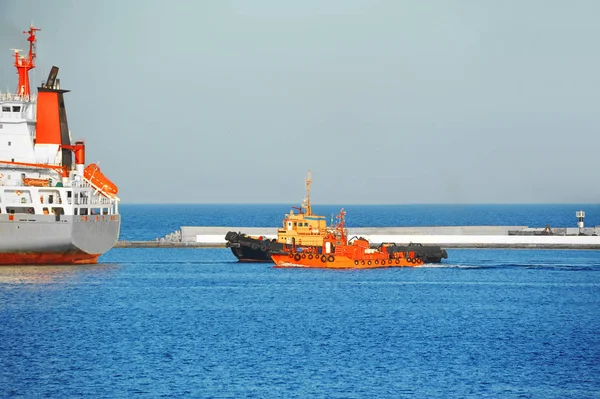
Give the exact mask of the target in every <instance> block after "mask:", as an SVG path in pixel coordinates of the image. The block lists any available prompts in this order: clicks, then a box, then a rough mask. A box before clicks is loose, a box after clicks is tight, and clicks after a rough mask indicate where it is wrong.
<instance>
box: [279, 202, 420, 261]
mask: <svg viewBox="0 0 600 399" xmlns="http://www.w3.org/2000/svg"><path fill="white" fill-rule="evenodd" d="M345 215H346V212H345V211H344V210H343V209H342V210H341V212H340V213H339V214H338V216H337V219H338V223H337V224H336V226H335V228H333V229H330V230H329V232H328V235H327V236H326V237H325V238H324V239H323V245H322V246H320V247H297V248H294V247H293V248H292V249H291V250H289V251H287V250H286V249H284V251H281V252H278V253H271V259H273V261H274V262H275V267H307V268H326V269H374V268H381V267H413V266H421V265H423V264H424V261H423V259H421V258H420V257H419V256H418V255H416V254H415V253H414V252H413V251H411V252H408V251H407V252H398V251H394V252H388V247H387V246H386V245H382V246H380V247H379V248H371V246H370V243H369V241H368V240H366V239H364V238H353V239H350V240H348V239H347V231H346V229H345V227H344V218H345Z"/></svg>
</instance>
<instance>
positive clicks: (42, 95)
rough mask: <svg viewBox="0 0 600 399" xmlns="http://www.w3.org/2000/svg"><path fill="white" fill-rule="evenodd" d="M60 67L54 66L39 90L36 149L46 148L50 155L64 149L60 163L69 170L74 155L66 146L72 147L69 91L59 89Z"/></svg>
mask: <svg viewBox="0 0 600 399" xmlns="http://www.w3.org/2000/svg"><path fill="white" fill-rule="evenodd" d="M57 75H58V67H56V66H53V67H52V69H51V70H50V74H49V75H48V79H47V80H46V84H45V85H43V87H39V88H38V104H37V117H36V119H37V126H36V140H35V145H36V148H38V149H41V148H42V146H46V147H47V150H45V151H46V152H47V153H48V154H49V153H50V152H52V151H56V147H54V146H58V147H62V153H61V154H60V158H59V160H58V161H59V162H57V163H60V164H62V165H63V166H65V167H66V168H67V169H68V170H70V169H71V166H72V162H73V161H72V155H73V154H72V153H71V150H69V149H67V147H66V146H70V145H71V138H70V137H69V126H68V123H67V111H66V109H65V101H64V98H63V94H64V93H67V92H68V91H69V90H62V89H59V88H58V86H59V84H60V80H58V79H57V78H56V77H57Z"/></svg>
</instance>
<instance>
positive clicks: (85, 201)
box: [75, 196, 114, 205]
mask: <svg viewBox="0 0 600 399" xmlns="http://www.w3.org/2000/svg"><path fill="white" fill-rule="evenodd" d="M113 202H114V201H113V200H112V199H110V198H106V197H104V196H102V197H92V198H75V205H112V204H113Z"/></svg>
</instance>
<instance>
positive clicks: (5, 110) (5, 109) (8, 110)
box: [2, 107, 10, 112]
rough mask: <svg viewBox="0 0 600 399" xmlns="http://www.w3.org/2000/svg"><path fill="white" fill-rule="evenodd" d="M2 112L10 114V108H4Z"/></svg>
mask: <svg viewBox="0 0 600 399" xmlns="http://www.w3.org/2000/svg"><path fill="white" fill-rule="evenodd" d="M2 112H10V107H2Z"/></svg>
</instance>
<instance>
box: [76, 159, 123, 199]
mask: <svg viewBox="0 0 600 399" xmlns="http://www.w3.org/2000/svg"><path fill="white" fill-rule="evenodd" d="M83 177H85V179H86V180H87V181H89V182H90V183H91V184H92V185H93V186H95V187H96V188H98V189H99V190H100V191H102V192H103V193H105V194H107V195H109V196H110V197H115V196H116V195H117V192H118V191H119V189H118V188H117V186H116V185H115V184H114V183H113V182H111V181H110V180H109V179H108V177H106V176H104V174H103V173H102V172H100V168H99V167H98V165H96V164H95V163H92V164H89V165H88V166H86V167H85V169H84V170H83Z"/></svg>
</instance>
